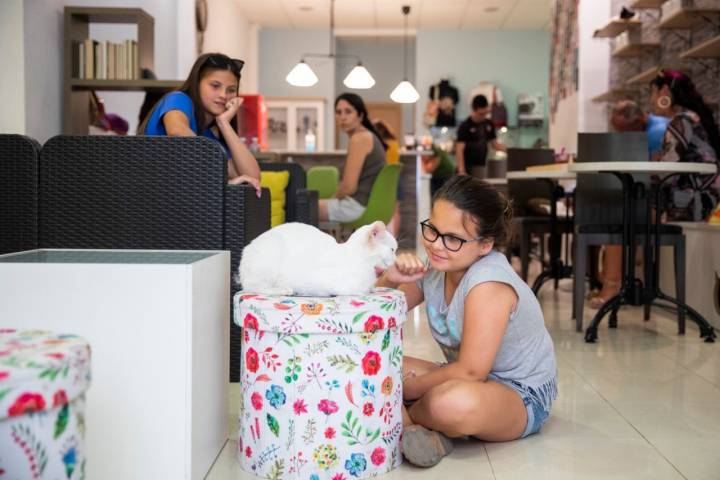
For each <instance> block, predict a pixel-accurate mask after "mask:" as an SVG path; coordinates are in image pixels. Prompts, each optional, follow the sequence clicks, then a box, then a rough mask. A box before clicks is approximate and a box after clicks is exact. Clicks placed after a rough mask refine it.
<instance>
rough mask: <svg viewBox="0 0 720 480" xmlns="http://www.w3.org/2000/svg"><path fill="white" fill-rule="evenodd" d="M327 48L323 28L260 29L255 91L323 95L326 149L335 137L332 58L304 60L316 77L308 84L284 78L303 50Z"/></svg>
mask: <svg viewBox="0 0 720 480" xmlns="http://www.w3.org/2000/svg"><path fill="white" fill-rule="evenodd" d="M329 50H330V45H329V43H328V31H327V30H321V29H318V30H314V29H307V30H290V29H282V28H263V29H262V30H261V31H260V49H259V62H258V66H259V72H260V73H259V78H258V86H259V89H258V90H259V91H260V93H262V94H263V95H264V96H266V97H323V98H324V99H325V125H326V126H327V127H326V129H325V130H326V131H325V149H326V150H331V149H333V143H334V139H335V120H334V115H333V102H334V100H335V61H334V60H333V59H331V58H309V59H308V64H309V65H310V66H311V67H312V69H313V71H314V72H315V74H316V75H317V76H318V79H319V81H318V83H317V84H315V85H313V86H312V87H293V86H292V85H290V84H289V83H287V82H286V81H285V76H286V75H287V74H288V73H289V72H290V70H291V69H292V68H293V67H294V66H295V65H296V64H297V63H298V62H299V61H300V58H301V56H302V54H303V53H329Z"/></svg>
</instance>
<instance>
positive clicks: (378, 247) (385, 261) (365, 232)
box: [353, 222, 397, 275]
mask: <svg viewBox="0 0 720 480" xmlns="http://www.w3.org/2000/svg"><path fill="white" fill-rule="evenodd" d="M353 235H360V236H361V240H362V241H363V242H364V243H365V245H366V248H367V252H368V254H369V255H368V256H369V258H370V260H371V261H372V262H373V267H375V274H376V275H380V274H382V272H384V271H385V270H387V269H388V268H390V267H391V266H393V265H394V264H395V252H396V251H397V241H395V238H393V236H392V235H391V234H390V232H388V231H387V228H386V227H385V224H384V223H382V222H375V223H372V224H370V225H365V226H364V227H361V228H359V229H358V230H357V231H356V232H355V233H354V234H353Z"/></svg>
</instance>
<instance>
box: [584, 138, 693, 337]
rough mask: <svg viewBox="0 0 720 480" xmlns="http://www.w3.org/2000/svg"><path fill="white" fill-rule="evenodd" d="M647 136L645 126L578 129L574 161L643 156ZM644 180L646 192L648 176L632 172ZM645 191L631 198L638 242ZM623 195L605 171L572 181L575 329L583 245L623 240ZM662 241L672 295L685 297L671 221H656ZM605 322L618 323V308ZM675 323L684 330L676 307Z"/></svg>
mask: <svg viewBox="0 0 720 480" xmlns="http://www.w3.org/2000/svg"><path fill="white" fill-rule="evenodd" d="M647 160H648V147H647V136H646V135H645V133H644V132H628V133H580V134H578V158H577V161H578V162H632V161H647ZM634 177H635V179H636V180H639V181H642V182H643V183H644V184H645V185H646V188H645V192H646V193H648V194H649V191H650V189H649V188H650V187H649V185H650V178H649V177H648V176H647V175H646V176H645V178H643V177H642V176H640V175H635V176H634ZM648 196H649V195H645V196H644V197H643V198H640V199H638V200H637V201H636V209H635V213H634V215H635V218H636V219H638V222H641V223H640V224H639V225H636V232H638V233H637V234H636V235H635V238H636V241H637V245H642V242H644V239H645V231H646V225H647V223H645V222H646V218H647V215H648V208H649V202H648ZM622 214H623V196H622V184H621V182H620V180H619V179H618V178H617V177H615V176H613V175H609V174H606V173H602V174H578V176H577V186H576V187H575V259H574V261H573V266H574V273H575V275H574V278H573V283H574V285H573V318H575V321H576V330H577V331H578V332H581V331H582V324H583V313H584V312H583V308H584V305H585V276H586V273H587V266H588V247H590V246H596V245H622ZM660 240H661V245H670V246H672V247H673V251H674V264H675V279H676V280H675V281H676V293H677V298H678V300H680V301H684V299H685V236H684V235H683V232H682V228H681V227H678V226H675V225H662V226H661V237H660ZM645 267H646V268H645V278H649V276H650V273H649V270H648V269H649V268H650V265H649V262H647V261H646V262H645ZM644 309H645V311H644V316H645V319H646V320H648V319H649V318H650V305H649V304H646V305H645V306H644ZM608 323H609V325H610V327H616V326H617V312H616V311H613V312H612V313H611V316H610V319H609V322H608ZM678 325H679V326H680V329H681V330H683V331H684V325H685V312H684V311H683V310H682V309H680V310H679V311H678Z"/></svg>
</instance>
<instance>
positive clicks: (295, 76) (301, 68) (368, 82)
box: [285, 0, 375, 90]
mask: <svg viewBox="0 0 720 480" xmlns="http://www.w3.org/2000/svg"><path fill="white" fill-rule="evenodd" d="M308 57H320V58H352V59H354V60H356V61H357V64H356V65H355V67H353V69H352V70H350V73H348V74H347V76H346V77H345V80H343V84H344V85H345V86H346V87H348V88H353V89H359V90H365V89H368V88H372V87H373V86H374V85H375V79H374V78H373V77H372V75H370V72H368V71H367V69H366V68H365V67H364V66H363V64H362V61H361V60H360V57H358V56H357V55H345V54H337V53H335V0H330V53H306V54H303V56H302V58H301V60H300V62H299V63H298V64H297V65H295V67H293V69H292V70H290V73H288V74H287V76H286V77H285V80H286V81H287V82H288V83H289V84H290V85H292V86H294V87H312V86H313V85H315V84H316V83H317V82H318V77H317V75H315V72H313V70H312V68H310V65H308V64H307V63H305V59H306V58H308Z"/></svg>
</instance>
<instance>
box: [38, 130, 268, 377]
mask: <svg viewBox="0 0 720 480" xmlns="http://www.w3.org/2000/svg"><path fill="white" fill-rule="evenodd" d="M226 165H227V162H226V160H225V156H224V154H223V151H222V149H221V148H220V147H219V145H217V143H215V142H213V141H211V140H209V139H206V138H202V137H194V138H180V137H142V136H140V137H109V136H107V137H106V136H62V135H61V136H57V137H54V138H51V139H50V140H48V142H47V143H46V144H45V145H44V147H43V149H42V152H41V160H40V222H39V244H40V246H41V247H42V248H98V249H101V248H128V249H134V248H137V249H177V250H229V251H230V252H231V262H232V263H231V273H232V274H233V275H234V273H235V272H236V271H237V265H238V263H239V261H240V256H241V254H242V250H243V248H244V247H245V245H247V244H248V243H249V242H250V241H251V240H252V239H253V238H255V237H257V236H258V235H260V234H261V233H262V232H264V231H265V230H267V229H269V228H270V194H269V192H268V191H267V190H264V191H263V196H262V198H258V197H257V195H256V193H255V190H254V189H253V188H252V187H250V186H247V185H237V186H231V185H227V183H226V182H227V173H226V172H227V167H226ZM239 289H240V286H239V285H238V284H237V283H236V282H235V281H234V280H233V279H232V278H231V293H232V294H233V295H234V294H235V293H236V292H237V291H238V290H239ZM228 321H229V322H230V332H231V333H230V342H231V343H230V381H238V380H239V375H240V372H239V369H240V361H241V359H240V329H239V328H238V327H237V326H235V325H234V323H233V322H232V319H228Z"/></svg>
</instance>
